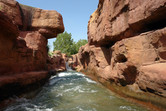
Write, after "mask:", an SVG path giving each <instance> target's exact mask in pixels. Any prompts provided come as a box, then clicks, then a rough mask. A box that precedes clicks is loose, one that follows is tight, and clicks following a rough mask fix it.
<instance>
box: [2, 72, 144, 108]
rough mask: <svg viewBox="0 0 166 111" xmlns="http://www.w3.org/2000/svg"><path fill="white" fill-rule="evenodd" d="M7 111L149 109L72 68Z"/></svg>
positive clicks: (51, 79) (19, 100) (52, 78)
mask: <svg viewBox="0 0 166 111" xmlns="http://www.w3.org/2000/svg"><path fill="white" fill-rule="evenodd" d="M5 111H147V109H144V108H142V107H140V106H137V105H135V104H133V103H130V102H128V101H126V100H124V99H121V98H119V97H116V96H115V95H114V94H113V93H112V92H111V91H109V90H108V89H106V88H105V87H103V86H102V85H100V84H99V83H96V82H95V81H92V80H91V79H89V78H87V77H86V76H84V75H83V74H81V73H78V72H74V71H68V72H62V73H59V74H58V75H57V76H53V77H51V78H50V80H49V83H48V84H46V85H45V86H44V87H43V89H42V91H41V92H40V93H39V94H38V95H37V96H36V97H35V98H33V99H24V98H21V99H18V100H17V102H16V103H15V104H12V105H10V106H8V107H7V108H6V109H5Z"/></svg>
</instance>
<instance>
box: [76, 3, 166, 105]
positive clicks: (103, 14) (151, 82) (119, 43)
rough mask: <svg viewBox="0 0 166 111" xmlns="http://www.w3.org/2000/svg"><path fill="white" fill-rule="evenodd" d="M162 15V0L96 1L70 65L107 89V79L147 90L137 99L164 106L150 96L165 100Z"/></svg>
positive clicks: (165, 50) (165, 32)
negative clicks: (74, 62) (84, 41)
mask: <svg viewBox="0 0 166 111" xmlns="http://www.w3.org/2000/svg"><path fill="white" fill-rule="evenodd" d="M165 15H166V1H165V0H158V1H156V0H146V1H145V0H144V1H143V0H139V1H138V0H99V5H98V9H97V10H96V11H95V12H94V13H93V14H92V15H91V17H90V20H89V23H88V44H87V45H85V46H83V47H81V48H80V50H79V53H78V54H77V55H76V56H77V57H76V58H77V59H78V60H77V64H79V65H78V66H77V68H76V69H77V70H78V71H82V72H84V73H85V74H88V75H89V76H90V77H92V76H93V78H95V80H98V81H99V82H101V83H103V84H106V83H107V82H109V83H110V86H109V87H113V86H111V84H112V83H113V84H116V85H117V86H122V87H126V88H129V90H132V92H134V93H136V94H135V95H137V93H138V92H141V93H143V95H146V94H149V95H148V96H149V98H150V99H148V100H147V98H146V97H145V98H143V99H142V100H147V101H149V102H152V103H153V104H160V105H161V104H164V105H166V103H164V102H163V101H162V100H161V101H158V100H157V99H151V97H152V98H153V96H150V94H152V95H153V94H154V95H157V96H158V95H159V97H161V98H163V99H164V98H166V90H165V88H166V84H165V82H166V78H165V77H166V73H165V70H164V69H165V63H166V28H165V27H166V24H165V22H164V21H165V20H166V16H165ZM107 86H108V85H107ZM118 91H119V90H118ZM121 92H123V91H121ZM124 94H127V95H128V96H131V97H134V96H133V95H132V94H128V93H127V92H124ZM135 97H136V98H137V96H135ZM139 98H140V97H139ZM156 101H158V103H156ZM164 105H163V106H164Z"/></svg>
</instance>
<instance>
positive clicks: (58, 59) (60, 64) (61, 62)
mask: <svg viewBox="0 0 166 111" xmlns="http://www.w3.org/2000/svg"><path fill="white" fill-rule="evenodd" d="M66 58H67V55H66V54H63V53H61V51H54V52H53V55H52V57H49V58H48V59H47V61H48V63H49V64H48V70H50V71H51V73H53V74H54V73H56V72H62V71H65V70H66V62H65V61H66Z"/></svg>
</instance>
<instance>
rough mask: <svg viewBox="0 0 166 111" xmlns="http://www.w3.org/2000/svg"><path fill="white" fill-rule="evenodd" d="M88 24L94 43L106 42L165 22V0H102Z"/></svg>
mask: <svg viewBox="0 0 166 111" xmlns="http://www.w3.org/2000/svg"><path fill="white" fill-rule="evenodd" d="M99 1H100V3H99V5H98V9H97V10H96V11H95V12H94V13H93V14H92V15H91V18H90V21H89V24H88V40H89V43H90V44H95V45H100V46H103V45H104V46H105V45H109V46H111V45H113V44H114V43H115V42H116V41H118V40H121V39H124V38H127V37H132V36H135V35H138V34H140V33H142V32H147V31H148V30H154V29H158V28H160V27H164V26H165V22H164V20H165V19H166V16H165V14H166V7H165V2H166V1H165V0H158V1H156V0H146V1H145V0H139V1H138V0H99Z"/></svg>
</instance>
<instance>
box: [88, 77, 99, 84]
mask: <svg viewBox="0 0 166 111" xmlns="http://www.w3.org/2000/svg"><path fill="white" fill-rule="evenodd" d="M85 79H86V81H87V82H88V83H94V84H96V83H97V82H96V81H93V80H91V79H89V78H87V77H85Z"/></svg>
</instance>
